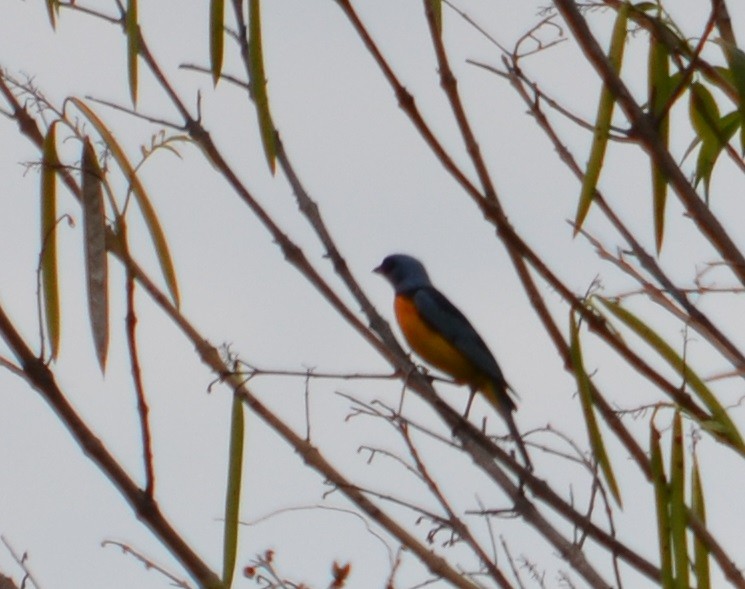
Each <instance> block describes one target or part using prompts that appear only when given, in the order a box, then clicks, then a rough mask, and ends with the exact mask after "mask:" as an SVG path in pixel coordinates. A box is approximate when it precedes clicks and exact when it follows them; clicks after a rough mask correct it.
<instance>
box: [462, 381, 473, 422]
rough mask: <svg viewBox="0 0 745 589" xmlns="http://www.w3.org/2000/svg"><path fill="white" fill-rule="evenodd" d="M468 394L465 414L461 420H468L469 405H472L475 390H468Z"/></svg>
mask: <svg viewBox="0 0 745 589" xmlns="http://www.w3.org/2000/svg"><path fill="white" fill-rule="evenodd" d="M470 391H471V392H470V394H469V396H468V404H467V405H466V412H465V413H464V414H463V419H468V412H469V411H470V410H471V403H473V398H474V397H475V396H476V389H474V388H472V389H470Z"/></svg>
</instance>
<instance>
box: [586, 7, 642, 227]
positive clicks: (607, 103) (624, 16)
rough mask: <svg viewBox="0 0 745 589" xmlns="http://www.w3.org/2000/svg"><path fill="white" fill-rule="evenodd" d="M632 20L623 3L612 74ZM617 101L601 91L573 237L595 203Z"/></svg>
mask: <svg viewBox="0 0 745 589" xmlns="http://www.w3.org/2000/svg"><path fill="white" fill-rule="evenodd" d="M628 16H629V3H628V2H624V3H623V4H621V7H620V8H619V9H618V15H617V16H616V22H615V25H614V26H613V34H612V36H611V43H610V50H609V51H608V61H609V62H610V64H611V66H612V67H613V70H614V71H616V72H619V71H620V70H621V62H622V60H623V49H624V44H625V42H626V23H627V21H628ZM615 103H616V100H615V97H614V96H613V93H612V92H611V91H610V89H609V88H608V87H607V86H606V85H605V84H604V85H603V89H602V90H601V91H600V101H599V103H598V113H597V117H596V118H595V132H594V134H593V138H592V147H591V148H590V157H589V160H588V162H587V170H586V171H585V177H584V179H583V180H582V190H581V191H580V195H579V204H578V206H577V214H576V216H575V220H574V235H575V236H576V235H577V232H578V231H579V230H580V229H581V227H582V223H584V221H585V217H586V216H587V213H588V212H589V210H590V205H591V204H592V199H593V198H594V196H595V190H596V187H597V184H598V179H599V178H600V169H601V168H602V167H603V160H604V159H605V150H606V147H607V146H608V135H609V132H610V125H611V119H612V118H613V107H614V106H615Z"/></svg>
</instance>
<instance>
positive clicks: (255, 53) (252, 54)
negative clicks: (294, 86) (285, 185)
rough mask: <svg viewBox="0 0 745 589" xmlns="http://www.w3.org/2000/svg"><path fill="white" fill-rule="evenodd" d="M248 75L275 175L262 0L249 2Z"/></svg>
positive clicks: (263, 143)
mask: <svg viewBox="0 0 745 589" xmlns="http://www.w3.org/2000/svg"><path fill="white" fill-rule="evenodd" d="M248 11H249V12H248V28H249V35H248V66H249V67H248V74H249V78H250V80H249V84H250V89H251V98H252V99H253V101H254V104H255V105H256V114H257V116H258V118H259V131H260V133H261V143H262V145H263V146H264V155H265V156H266V161H267V164H268V165H269V170H271V172H272V174H274V170H275V166H276V159H277V146H276V145H275V143H274V123H273V122H272V115H271V113H270V111H269V95H268V93H267V88H266V76H265V75H264V56H263V50H262V45H261V5H260V0H248Z"/></svg>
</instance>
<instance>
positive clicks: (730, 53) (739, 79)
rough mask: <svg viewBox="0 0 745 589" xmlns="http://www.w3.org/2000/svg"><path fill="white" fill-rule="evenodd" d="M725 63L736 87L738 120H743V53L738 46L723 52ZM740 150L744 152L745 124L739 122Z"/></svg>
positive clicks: (744, 107) (744, 97)
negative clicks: (738, 99) (725, 57)
mask: <svg viewBox="0 0 745 589" xmlns="http://www.w3.org/2000/svg"><path fill="white" fill-rule="evenodd" d="M725 53H726V55H727V63H728V64H729V68H730V70H731V71H732V80H733V82H734V84H735V88H736V89H737V96H738V97H739V98H740V102H739V104H738V112H739V113H740V121H743V120H745V53H743V51H742V49H740V48H739V47H736V46H734V47H729V49H728V50H727V51H726V52H725ZM740 150H741V152H742V153H745V125H742V124H740Z"/></svg>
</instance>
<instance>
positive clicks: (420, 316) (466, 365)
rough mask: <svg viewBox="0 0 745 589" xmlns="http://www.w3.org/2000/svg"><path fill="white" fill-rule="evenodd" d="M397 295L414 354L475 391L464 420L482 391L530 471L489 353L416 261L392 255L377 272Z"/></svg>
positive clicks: (397, 307)
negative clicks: (502, 422)
mask: <svg viewBox="0 0 745 589" xmlns="http://www.w3.org/2000/svg"><path fill="white" fill-rule="evenodd" d="M374 271H375V272H377V273H378V274H382V275H383V276H384V277H385V278H386V279H388V281H389V282H390V283H391V284H392V285H393V288H394V290H395V291H396V296H395V302H394V309H395V313H396V319H397V320H398V324H399V326H400V327H401V331H402V332H403V334H404V337H405V338H406V341H407V342H409V345H410V346H411V348H412V349H413V350H414V352H416V353H417V354H418V355H419V356H421V358H422V359H423V360H424V361H425V362H427V363H428V364H431V365H432V366H434V367H435V368H437V369H439V370H442V371H443V372H445V373H446V374H448V375H450V376H451V377H452V378H453V380H455V382H456V383H458V384H466V385H468V387H469V388H470V389H471V394H470V397H469V398H468V405H467V406H466V412H465V416H466V417H467V416H468V411H469V410H470V408H471V402H472V401H473V397H474V395H475V393H476V392H477V391H478V392H480V393H481V394H482V395H484V397H486V399H487V400H488V401H489V403H491V405H492V406H493V407H494V408H495V409H496V410H497V412H498V413H499V414H500V415H501V416H502V418H503V419H504V420H505V422H507V427H508V428H509V430H510V434H511V435H512V437H513V439H514V440H515V443H516V444H517V446H518V448H519V449H520V454H522V457H523V459H524V461H525V465H526V466H527V467H528V468H532V464H531V462H530V458H529V457H528V452H527V450H526V449H525V445H524V444H523V441H522V438H521V437H520V432H518V430H517V426H516V425H515V420H514V419H513V417H512V412H513V411H514V410H515V409H516V407H515V403H514V401H513V400H512V399H511V398H510V395H509V393H510V387H509V385H508V384H507V381H506V380H505V378H504V376H503V375H502V371H501V370H500V368H499V365H498V364H497V361H496V360H495V359H494V356H493V355H492V353H491V351H489V348H488V347H487V346H486V344H485V343H484V340H483V339H481V336H479V334H478V333H477V332H476V330H475V329H474V328H473V326H472V325H471V323H470V322H469V321H468V319H466V317H465V315H463V313H461V312H460V311H459V310H458V308H457V307H456V306H455V305H453V303H451V302H450V301H449V300H448V299H447V297H445V295H443V294H442V293H441V292H440V291H439V290H437V289H436V288H435V287H434V286H432V283H431V282H430V280H429V276H428V275H427V271H426V270H425V269H424V266H423V265H422V263H421V262H420V261H419V260H417V259H416V258H412V257H411V256H407V255H405V254H393V255H390V256H388V257H387V258H385V259H384V260H383V263H382V264H380V266H378V267H377V268H375V270H374Z"/></svg>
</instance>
